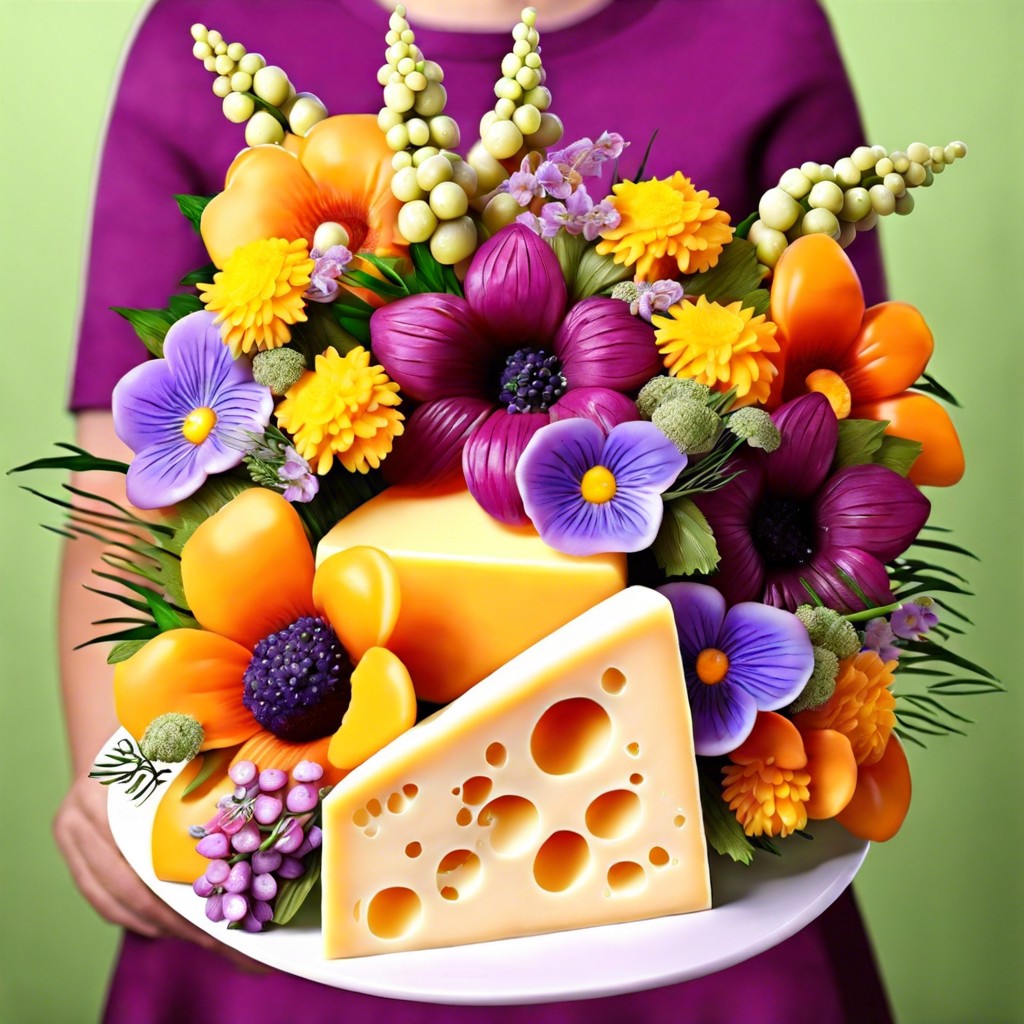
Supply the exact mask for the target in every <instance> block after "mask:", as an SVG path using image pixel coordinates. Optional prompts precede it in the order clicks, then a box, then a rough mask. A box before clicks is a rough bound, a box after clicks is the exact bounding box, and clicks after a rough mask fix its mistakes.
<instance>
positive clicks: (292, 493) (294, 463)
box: [277, 445, 320, 502]
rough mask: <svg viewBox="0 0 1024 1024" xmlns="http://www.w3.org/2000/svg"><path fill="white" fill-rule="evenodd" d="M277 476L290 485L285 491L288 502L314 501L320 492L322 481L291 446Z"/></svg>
mask: <svg viewBox="0 0 1024 1024" xmlns="http://www.w3.org/2000/svg"><path fill="white" fill-rule="evenodd" d="M277 476H278V478H279V479H280V480H281V482H282V483H285V484H287V485H288V486H287V487H285V489H284V498H285V500H286V501H292V502H307V501H312V500H313V499H314V498H315V497H316V495H317V493H318V492H319V490H320V481H319V479H318V478H317V476H316V474H315V473H313V471H312V470H311V469H310V467H309V463H308V462H307V461H306V460H305V459H304V458H303V457H302V456H301V455H300V454H299V453H298V452H297V451H296V450H295V449H294V448H293V447H292V446H291V445H287V446H286V447H285V449H284V462H283V463H282V464H281V466H280V467H279V468H278V470H277Z"/></svg>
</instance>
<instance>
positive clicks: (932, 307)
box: [0, 0, 1024, 1024]
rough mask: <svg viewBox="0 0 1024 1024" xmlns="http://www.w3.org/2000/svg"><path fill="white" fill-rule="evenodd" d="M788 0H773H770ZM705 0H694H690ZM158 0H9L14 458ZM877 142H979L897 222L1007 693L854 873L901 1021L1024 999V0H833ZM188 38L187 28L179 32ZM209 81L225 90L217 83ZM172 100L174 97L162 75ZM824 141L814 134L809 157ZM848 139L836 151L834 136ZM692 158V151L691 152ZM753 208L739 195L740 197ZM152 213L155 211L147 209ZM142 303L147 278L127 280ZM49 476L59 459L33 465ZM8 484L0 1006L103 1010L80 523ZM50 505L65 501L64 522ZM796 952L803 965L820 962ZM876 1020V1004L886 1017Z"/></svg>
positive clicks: (983, 615)
mask: <svg viewBox="0 0 1024 1024" xmlns="http://www.w3.org/2000/svg"><path fill="white" fill-rule="evenodd" d="M765 2H766V3H771V2H773V0H765ZM684 4H685V0H680V5H681V6H684ZM143 6H144V4H143V3H142V2H141V0H33V2H16V0H4V2H3V3H2V5H0V13H2V24H0V38H2V39H4V40H5V47H4V49H5V61H4V63H5V68H4V73H3V76H2V80H3V82H4V90H3V92H4V95H3V121H2V123H3V127H4V139H3V157H2V165H3V179H2V198H0V209H2V211H3V212H2V214H0V220H2V238H3V244H2V259H3V266H2V273H0V288H2V289H3V294H2V298H0V302H2V305H0V308H2V311H3V312H2V325H3V326H2V327H0V339H2V340H0V344H2V346H3V347H2V352H3V360H2V366H3V369H4V372H5V374H6V375H7V376H6V378H5V380H6V384H5V385H4V388H3V396H4V397H3V406H4V409H5V410H6V412H5V414H4V419H5V423H6V426H5V428H4V430H3V431H2V432H0V437H2V444H3V448H2V451H0V466H4V467H9V466H11V465H15V464H17V463H18V462H21V461H26V460H28V459H29V458H34V457H37V456H39V455H41V454H45V453H46V452H47V449H48V447H49V445H50V442H51V441H56V440H69V439H71V437H72V423H71V420H70V418H69V417H68V416H67V414H66V413H65V412H64V411H63V403H64V394H65V380H64V377H65V370H64V368H65V367H66V366H67V364H68V360H69V354H70V345H71V338H72V336H73V333H74V324H75V315H76V301H77V292H78V286H79V276H80V268H81V265H82V261H83V252H84V244H85V237H86V232H87V224H88V216H89V213H88V211H89V202H90V192H91V187H92V178H93V168H94V162H95V154H96V149H97V145H98V141H99V139H100V138H101V136H102V127H103V124H104V115H105V108H106V104H107V101H108V97H109V94H110V90H111V87H112V84H113V81H114V77H115V74H116V68H117V65H118V60H119V54H120V52H121V48H122V46H123V44H124V42H125V40H126V39H127V37H128V33H129V31H130V27H131V25H132V22H133V19H134V18H135V16H136V14H137V12H138V11H139V10H140V9H142V8H143ZM826 6H827V9H828V10H829V13H830V14H831V16H832V19H833V22H834V25H835V29H836V33H837V36H838V39H839V42H840V45H841V47H842V49H843V52H844V54H845V57H846V60H847V63H848V66H849V70H850V73H851V76H852V78H853V81H854V85H855V87H856V90H857V93H858V96H859V99H860V102H861V106H862V109H863V112H864V116H865V119H866V122H867V125H868V134H869V136H870V138H869V139H868V140H867V141H869V142H881V143H883V144H884V145H886V146H888V147H890V148H905V147H906V145H907V144H908V143H910V142H911V141H913V140H915V139H918V138H920V139H921V140H923V141H926V142H928V143H929V144H935V143H945V142H947V141H949V140H951V139H958V138H962V139H964V140H965V141H967V143H968V145H969V147H970V155H969V157H968V159H967V160H966V161H965V162H963V163H959V162H958V163H957V164H956V165H955V166H954V167H953V168H952V169H949V170H947V171H946V173H945V174H944V175H943V176H942V177H941V178H939V179H938V180H937V181H936V183H935V187H934V188H932V189H931V191H930V192H919V193H918V206H917V210H916V211H915V213H914V214H913V215H912V216H911V217H910V218H907V219H898V220H895V221H894V222H887V223H886V225H885V229H884V231H883V237H884V244H885V250H886V256H887V261H888V267H889V274H890V281H891V291H892V294H893V296H894V297H896V298H899V299H902V300H904V301H907V302H910V303H913V304H914V305H916V306H918V307H919V308H920V309H921V310H922V311H923V312H924V314H925V316H926V318H927V319H928V321H929V323H930V325H931V327H932V329H933V331H934V334H935V338H936V343H937V351H936V355H935V358H934V360H933V362H932V364H931V369H932V371H933V372H934V373H935V374H936V375H937V376H938V377H939V379H940V380H941V381H942V382H944V383H945V384H946V386H947V387H949V388H951V389H952V390H953V391H955V392H956V394H957V395H958V397H959V398H960V400H961V402H962V403H963V406H964V408H963V409H962V410H961V411H959V412H957V413H956V423H957V426H958V428H959V431H960V434H961V437H962V439H963V441H964V447H965V448H966V450H967V453H968V471H967V475H966V477H965V479H964V482H963V483H962V484H961V486H960V487H958V488H956V489H955V490H953V491H942V492H933V494H932V495H931V496H932V498H933V502H934V515H933V522H937V523H940V524H943V525H946V526H950V527H953V528H954V529H955V530H956V533H957V540H958V541H959V542H960V543H961V544H963V545H965V546H966V547H968V548H970V549H972V550H973V551H974V552H976V553H977V554H978V555H979V556H980V557H981V559H982V562H981V564H980V565H978V566H973V565H972V566H971V567H970V569H969V572H970V577H971V580H972V583H973V584H974V586H975V588H976V590H977V594H978V596H977V597H976V598H975V599H973V601H971V603H970V609H969V613H970V614H971V616H972V618H973V619H974V621H975V623H976V628H975V629H974V631H973V632H972V634H971V635H970V636H969V637H967V638H966V639H965V640H964V641H963V643H962V645H961V646H960V650H961V651H962V652H963V653H964V654H966V655H967V656H969V657H971V658H973V659H974V660H976V661H980V662H982V663H983V664H986V665H987V666H988V667H989V668H990V669H992V670H993V671H994V672H996V673H997V675H999V676H1000V678H1002V679H1003V680H1004V681H1005V683H1006V684H1007V687H1008V691H1009V692H1007V693H1006V694H1003V695H994V696H986V697H980V698H975V699H972V700H964V701H960V702H959V707H960V709H961V710H964V711H965V713H966V714H968V715H969V716H971V717H972V718H973V719H974V720H975V724H974V726H973V727H972V728H971V729H970V736H969V738H967V739H964V738H961V737H955V736H954V737H951V738H948V739H944V740H937V741H935V742H934V743H933V744H932V745H931V746H930V747H929V749H928V750H926V751H920V750H917V749H913V750H911V751H910V757H911V766H912V770H913V773H914V785H915V795H914V802H913V806H912V808H911V811H910V816H909V818H908V820H907V823H906V825H905V826H904V828H903V830H902V832H901V833H900V835H899V836H898V837H897V838H896V839H895V840H894V841H892V842H891V843H889V844H887V845H884V846H876V847H875V848H874V849H873V850H872V852H871V855H870V857H869V858H868V861H867V865H866V867H865V868H864V869H863V871H862V872H861V874H860V876H859V878H858V880H857V884H856V889H857V893H858V895H859V897H860V899H861V901H862V903H863V906H864V908H865V910H866V914H867V918H868V922H869V926H870V930H871V934H872V936H873V938H874V940H875V943H876V946H877V950H878V956H879V960H880V963H881V967H882V970H883V972H884V975H885V979H886V981H887V983H888V986H889V989H890V992H891V996H892V1000H893V1003H894V1007H895V1010H896V1012H897V1015H898V1018H899V1020H900V1021H901V1022H902V1024H943V1022H950V1024H961V1022H972V1024H985V1022H1000V1024H1002V1022H1011V1021H1021V1020H1024V971H1022V970H1021V968H1022V964H1024V914H1022V913H1021V909H1022V907H1024V885H1022V878H1024V872H1022V870H1021V863H1020V852H1019V851H1020V849H1021V847H1022V840H1024V829H1022V820H1024V817H1022V814H1021V804H1020V801H1021V795H1020V786H1019V784H1018V774H1017V773H1018V771H1019V770H1020V768H1019V765H1018V762H1017V758H1018V757H1021V756H1022V750H1024V744H1022V740H1024V727H1022V723H1024V688H1022V687H1021V685H1020V680H1019V678H1018V669H1019V667H1020V666H1021V665H1022V663H1024V658H1022V654H1024V639H1022V638H1024V630H1022V628H1021V613H1022V610H1024V601H1022V590H1024V587H1022V580H1024V573H1022V568H1024V565H1022V545H1021V542H1020V522H1021V508H1022V476H1024V474H1022V469H1024V457H1022V456H1024V445H1022V430H1021V410H1022V401H1021V400H1022V397H1024V394H1022V388H1021V365H1020V363H1021V360H1020V353H1021V351H1022V342H1024V338H1022V333H1021V329H1020V322H1019V320H1018V319H1017V318H1018V316H1019V315H1020V299H1019V294H1020V288H1021V281H1022V279H1024V249H1022V246H1021V242H1020V234H1019V232H1020V230H1021V224H1022V223H1024V218H1022V210H1021V198H1020V195H1021V190H1020V187H1019V182H1018V178H1017V176H1018V175H1019V174H1020V173H1021V168H1022V167H1024V153H1022V152H1021V146H1022V135H1021V133H1020V130H1019V129H1020V124H1021V121H1022V114H1024V111H1022V109H1021V107H1022V104H1021V99H1022V90H1021V85H1020V82H1019V79H1018V77H1017V71H1016V67H1015V66H1016V65H1017V63H1018V61H1019V52H1018V51H1019V45H1020V40H1021V39H1022V38H1024V4H1022V3H1021V2H1020V0H970V2H962V0H948V2H947V0H827V2H826ZM182 45H183V46H186V51H185V52H186V53H187V41H186V43H183V44H182ZM211 101H212V98H211ZM152 102H154V103H157V102H159V97H153V99H152ZM815 156H821V154H811V153H809V154H808V157H809V158H813V157H815ZM826 156H827V154H826ZM684 170H685V168H684ZM737 212H738V211H737ZM140 230H145V227H144V225H140ZM126 301H127V300H126ZM35 482H36V483H37V484H38V483H39V481H38V480H37V481H35ZM15 483H16V481H14V480H10V479H9V480H7V481H6V482H5V483H4V485H3V489H2V491H0V503H2V504H0V508H2V515H3V520H2V521H3V525H4V530H3V531H2V539H3V562H2V577H0V578H2V580H3V587H2V590H3V594H2V599H0V600H2V605H0V628H2V650H3V668H2V671H0V675H2V683H0V694H2V702H3V703H2V708H0V730H2V738H0V758H2V766H0V779H2V780H3V810H4V814H5V816H6V817H5V820H6V821H7V826H6V828H5V836H4V839H3V841H2V842H0V878H2V879H3V886H4V890H5V896H4V898H3V901H2V910H0V913H2V915H3V921H2V931H0V934H2V935H3V936H4V940H3V945H4V947H5V951H4V953H3V954H2V957H0V1019H3V1020H4V1021H11V1022H17V1024H22V1022H35V1021H39V1022H44V1021H46V1022H50V1021H59V1022H70V1024H74V1022H78V1021H90V1020H94V1019H95V1018H96V1017H97V1015H98V1013H99V1007H100V1006H101V1004H102V996H103V991H104V988H105V983H106V978H107V973H108V969H109V965H110V962H111V957H112V954H113V952H114V949H115V944H116V941H117V934H116V932H115V930H114V929H113V928H112V927H110V926H108V925H106V924H104V923H103V922H101V921H100V920H99V919H97V918H96V917H95V916H94V915H93V913H92V911H91V910H90V909H89V907H88V906H87V905H86V904H85V902H84V901H83V900H82V899H81V897H79V896H78V894H77V892H76V890H75V889H74V888H73V886H72V884H71V882H70V880H69V877H68V875H67V873H66V871H65V869H64V866H63V863H62V862H61V860H60V859H59V857H58V855H57V853H56V850H55V848H54V846H53V843H52V840H51V834H50V820H51V818H52V815H53V812H54V809H55V808H56V806H57V804H58V802H59V800H60V798H61V796H62V793H63V788H64V786H65V783H66V779H67V761H66V755H65V751H64V746H63V733H62V725H61V717H60V708H59V702H58V697H57V694H58V686H57V672H56V654H55V649H54V640H53V625H52V623H53V619H54V608H55V602H56V583H55V579H56V569H57V560H58V548H59V543H58V540H57V538H55V537H54V536H53V535H51V534H47V533H46V532H44V531H42V530H40V529H38V528H36V527H35V526H34V525H33V524H35V523H36V522H38V521H40V520H42V519H44V518H45V517H46V513H45V512H44V509H43V506H42V504H41V503H39V502H38V501H37V500H36V499H33V498H31V497H30V496H28V495H26V494H23V493H22V492H20V491H18V490H17V489H16V486H15ZM49 521H51V522H53V521H54V520H53V518H52V517H51V519H50V520H49ZM792 970H793V971H795V972H797V973H799V972H800V970H801V965H800V964H793V965H792ZM866 1024H870V1022H866Z"/></svg>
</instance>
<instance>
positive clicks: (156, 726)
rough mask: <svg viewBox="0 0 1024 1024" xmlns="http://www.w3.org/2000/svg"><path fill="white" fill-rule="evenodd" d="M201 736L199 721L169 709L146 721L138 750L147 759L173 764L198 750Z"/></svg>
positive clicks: (196, 752) (189, 756) (189, 758)
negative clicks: (146, 725) (146, 724)
mask: <svg viewBox="0 0 1024 1024" xmlns="http://www.w3.org/2000/svg"><path fill="white" fill-rule="evenodd" d="M204 738H205V735H204V733H203V727H202V725H200V724H199V722H198V721H197V720H196V719H194V718H193V717H192V716H191V715H183V714H179V713H178V712H176V711H169V712H168V713H167V714H166V715H159V716H158V717H157V718H154V719H153V721H152V722H150V723H149V725H148V727H147V728H146V732H145V734H144V735H143V737H142V740H141V741H140V742H139V750H141V751H142V753H143V755H144V756H145V757H148V758H149V759H150V760H151V761H164V762H165V763H168V764H177V763H179V762H181V761H191V760H192V758H194V757H195V756H196V754H198V753H199V748H200V747H201V746H202V745H203V740H204Z"/></svg>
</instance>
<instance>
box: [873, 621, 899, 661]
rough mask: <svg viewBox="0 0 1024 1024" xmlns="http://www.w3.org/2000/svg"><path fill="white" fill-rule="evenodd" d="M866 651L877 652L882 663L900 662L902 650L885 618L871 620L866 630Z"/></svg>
mask: <svg viewBox="0 0 1024 1024" xmlns="http://www.w3.org/2000/svg"><path fill="white" fill-rule="evenodd" d="M864 650H865V651H875V652H876V653H877V654H878V656H879V657H880V658H881V659H882V661H899V658H900V649H899V648H898V647H897V646H896V634H895V633H893V631H892V627H891V626H890V625H889V620H888V619H887V618H885V617H884V616H881V615H880V616H879V617H878V618H877V619H871V621H870V622H868V624H867V626H866V627H865V628H864Z"/></svg>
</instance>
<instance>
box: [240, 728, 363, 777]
mask: <svg viewBox="0 0 1024 1024" xmlns="http://www.w3.org/2000/svg"><path fill="white" fill-rule="evenodd" d="M330 744H331V737H330V736H324V737H323V738H322V739H319V740H310V741H309V742H308V743H289V742H287V741H286V740H281V739H278V738H277V737H276V736H275V735H274V734H273V733H271V732H267V731H266V729H260V731H259V732H258V733H256V734H255V735H254V736H253V737H252V738H251V739H249V740H248V741H247V742H246V743H243V744H242V747H241V749H240V750H239V751H238V753H237V754H236V755H235V756H234V758H233V760H232V762H231V763H232V764H235V763H236V762H238V761H252V763H253V764H255V765H256V766H257V767H258V768H259V769H260V770H261V771H262V770H263V769H264V768H280V769H281V771H283V772H290V771H291V770H292V769H293V768H294V767H295V766H296V765H297V764H298V763H299V762H300V761H316V763H317V764H318V765H320V767H321V768H323V770H324V777H323V780H322V781H321V782H320V785H321V786H333V785H334V784H335V783H336V782H340V781H341V780H342V779H343V778H344V777H345V775H346V774H348V773H347V772H344V771H340V770H339V769H337V768H335V767H334V765H332V764H331V762H330V760H329V758H328V756H327V751H328V748H329V747H330Z"/></svg>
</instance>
